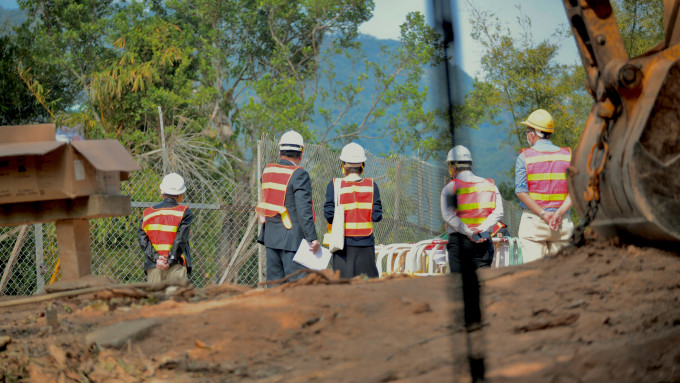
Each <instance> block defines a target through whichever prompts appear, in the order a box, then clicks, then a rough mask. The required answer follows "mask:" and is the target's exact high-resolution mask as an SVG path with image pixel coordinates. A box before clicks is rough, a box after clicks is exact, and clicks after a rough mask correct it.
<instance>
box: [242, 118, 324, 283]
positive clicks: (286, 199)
mask: <svg viewBox="0 0 680 383" xmlns="http://www.w3.org/2000/svg"><path fill="white" fill-rule="evenodd" d="M304 147H305V144H304V140H303V139H302V136H301V135H300V134H299V133H297V132H294V131H292V130H291V131H288V132H286V133H284V134H283V135H282V136H281V139H280V140H279V161H278V162H277V163H269V164H267V166H265V168H264V171H263V172H262V193H261V198H260V202H259V203H258V204H257V206H256V207H255V211H256V212H257V215H258V216H259V218H260V223H262V230H260V235H259V237H258V242H259V243H261V244H263V245H264V246H265V247H266V255H267V281H273V280H278V279H281V278H284V277H286V276H287V275H290V274H292V273H294V272H295V271H297V270H299V269H302V268H304V266H302V265H300V264H298V263H296V262H293V257H294V256H295V253H296V252H297V250H298V249H299V248H300V244H301V242H302V240H303V239H305V240H307V242H309V246H310V250H311V251H312V252H316V251H317V250H318V249H319V241H318V240H317V236H316V228H315V227H314V208H313V206H312V181H311V180H310V178H309V173H307V171H306V170H304V169H302V168H301V167H300V161H302V154H303V151H304ZM301 277H302V275H299V276H296V277H294V278H293V279H297V278H301Z"/></svg>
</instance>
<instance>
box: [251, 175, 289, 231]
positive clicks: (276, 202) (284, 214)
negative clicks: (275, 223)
mask: <svg viewBox="0 0 680 383" xmlns="http://www.w3.org/2000/svg"><path fill="white" fill-rule="evenodd" d="M296 169H298V167H297V166H295V165H279V164H267V166H265V168H264V171H263V172H262V198H261V200H260V202H259V203H258V204H257V206H256V207H255V211H256V212H257V215H258V217H259V218H260V223H265V221H266V219H267V217H274V216H275V215H277V214H281V222H283V226H284V227H285V228H286V229H288V230H290V229H291V228H292V227H293V222H291V220H290V216H289V215H288V209H286V206H285V202H286V189H288V183H289V182H290V179H291V178H292V177H293V173H294V172H295V170H296Z"/></svg>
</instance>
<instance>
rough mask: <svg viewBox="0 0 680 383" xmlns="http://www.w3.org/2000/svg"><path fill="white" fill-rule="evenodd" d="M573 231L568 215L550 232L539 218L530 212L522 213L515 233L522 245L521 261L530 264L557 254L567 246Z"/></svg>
mask: <svg viewBox="0 0 680 383" xmlns="http://www.w3.org/2000/svg"><path fill="white" fill-rule="evenodd" d="M573 231H574V223H573V222H572V221H571V217H570V216H569V215H568V214H565V215H564V216H562V223H561V224H560V227H559V228H558V229H557V231H552V230H550V226H548V224H547V223H546V222H545V221H544V220H543V219H542V218H541V217H539V216H538V215H536V214H534V213H532V212H530V211H526V210H525V211H523V212H522V219H521V220H520V222H519V232H518V233H517V236H518V237H519V242H520V244H521V245H522V261H523V262H524V263H527V262H532V261H535V260H537V259H540V258H543V257H545V256H546V255H548V254H555V253H557V252H558V251H559V250H560V249H562V248H564V247H566V246H567V245H568V244H569V239H570V238H571V233H572V232H573Z"/></svg>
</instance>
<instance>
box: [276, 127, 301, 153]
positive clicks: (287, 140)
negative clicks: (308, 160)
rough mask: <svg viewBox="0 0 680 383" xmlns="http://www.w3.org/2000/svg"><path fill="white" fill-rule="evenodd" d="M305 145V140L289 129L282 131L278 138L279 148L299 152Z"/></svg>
mask: <svg viewBox="0 0 680 383" xmlns="http://www.w3.org/2000/svg"><path fill="white" fill-rule="evenodd" d="M304 147H305V141H304V140H303V139H302V136H301V135H300V133H298V132H296V131H293V130H289V131H287V132H286V133H283V135H282V136H281V139H280V140H279V150H294V151H298V152H301V151H302V149H303V148H304Z"/></svg>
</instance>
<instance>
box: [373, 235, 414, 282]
mask: <svg viewBox="0 0 680 383" xmlns="http://www.w3.org/2000/svg"><path fill="white" fill-rule="evenodd" d="M412 247H413V244H412V243H391V244H389V245H379V246H376V247H375V252H376V259H375V265H376V266H377V267H378V275H379V276H382V275H383V274H385V273H388V274H392V273H394V272H403V271H404V270H403V268H401V267H400V260H401V257H403V255H404V254H406V253H408V251H409V250H410V249H411V248H412ZM383 263H384V264H385V266H384V267H383Z"/></svg>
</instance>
